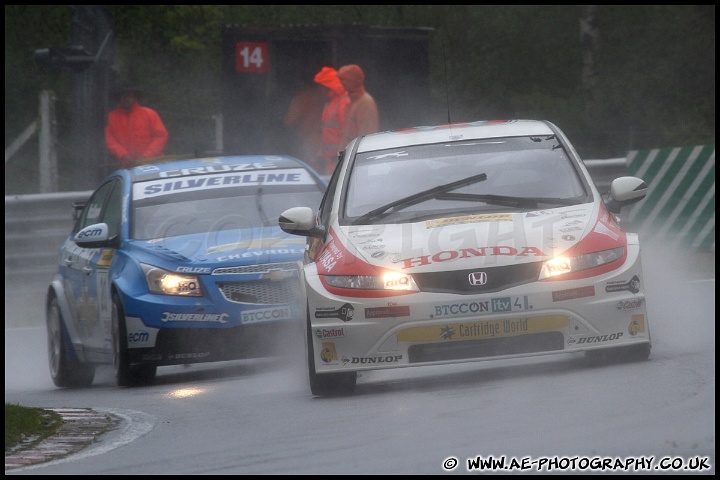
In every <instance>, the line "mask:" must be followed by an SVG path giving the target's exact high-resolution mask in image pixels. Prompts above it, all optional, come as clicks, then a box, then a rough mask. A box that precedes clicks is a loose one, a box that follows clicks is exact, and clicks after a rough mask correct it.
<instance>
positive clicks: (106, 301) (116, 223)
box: [65, 179, 122, 355]
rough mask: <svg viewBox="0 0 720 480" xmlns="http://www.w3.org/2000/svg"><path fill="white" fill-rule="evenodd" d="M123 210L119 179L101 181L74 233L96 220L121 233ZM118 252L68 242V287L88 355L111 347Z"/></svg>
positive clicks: (113, 231)
mask: <svg viewBox="0 0 720 480" xmlns="http://www.w3.org/2000/svg"><path fill="white" fill-rule="evenodd" d="M121 212H122V188H121V181H120V179H112V180H110V181H108V182H106V183H105V184H103V185H101V186H100V187H99V188H98V189H97V190H96V191H95V193H94V194H93V195H92V197H90V200H89V201H88V203H87V204H86V205H85V207H84V209H83V211H82V213H81V215H80V218H79V219H78V222H77V224H76V226H75V229H74V230H73V234H74V233H77V232H78V231H80V230H82V229H83V228H85V227H87V226H90V225H94V224H97V223H106V224H107V225H108V231H109V237H110V238H112V237H113V236H117V235H119V232H120V221H121ZM114 256H115V249H113V248H83V247H81V246H79V245H77V244H76V243H75V242H72V241H69V242H68V243H67V245H66V257H65V265H66V266H67V267H68V268H67V269H66V272H67V273H66V288H69V291H70V292H71V297H72V298H71V299H69V302H70V305H71V308H72V311H73V314H74V316H75V318H74V319H73V320H74V323H75V326H76V331H77V333H78V335H79V336H80V339H81V341H82V343H83V345H84V347H85V349H86V351H87V353H88V354H89V355H92V352H94V351H95V352H98V353H100V352H107V351H109V349H110V346H111V343H110V338H111V337H110V324H111V312H112V303H111V299H110V281H109V272H110V266H111V264H112V260H113V258H114Z"/></svg>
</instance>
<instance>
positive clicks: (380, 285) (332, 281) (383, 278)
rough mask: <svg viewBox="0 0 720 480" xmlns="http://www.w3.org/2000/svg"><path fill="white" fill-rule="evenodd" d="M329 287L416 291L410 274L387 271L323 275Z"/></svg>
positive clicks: (416, 288)
mask: <svg viewBox="0 0 720 480" xmlns="http://www.w3.org/2000/svg"><path fill="white" fill-rule="evenodd" d="M324 278H325V281H326V282H327V284H328V285H330V286H331V287H337V288H350V289H359V290H405V291H410V292H417V291H419V290H418V287H417V285H416V284H415V280H413V278H412V275H408V274H406V273H398V272H388V273H385V274H383V275H325V276H324Z"/></svg>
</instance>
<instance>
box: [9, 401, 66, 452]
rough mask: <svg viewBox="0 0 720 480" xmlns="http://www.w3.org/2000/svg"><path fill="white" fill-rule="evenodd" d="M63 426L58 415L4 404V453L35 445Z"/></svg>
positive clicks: (40, 409)
mask: <svg viewBox="0 0 720 480" xmlns="http://www.w3.org/2000/svg"><path fill="white" fill-rule="evenodd" d="M62 424H63V420H62V417H61V416H60V414H58V413H56V412H53V411H52V410H45V409H43V408H32V407H23V406H20V405H16V404H10V403H6V404H5V453H6V454H8V453H12V452H15V451H17V450H22V449H25V448H29V447H31V446H33V445H36V444H37V443H38V442H40V441H42V440H43V439H45V438H47V437H49V436H50V435H52V434H54V433H55V432H56V431H57V429H58V428H60V427H61V426H62Z"/></svg>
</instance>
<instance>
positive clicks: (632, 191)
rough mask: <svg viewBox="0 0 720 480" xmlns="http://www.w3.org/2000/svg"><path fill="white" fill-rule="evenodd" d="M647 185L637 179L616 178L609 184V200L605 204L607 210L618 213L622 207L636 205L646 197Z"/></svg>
mask: <svg viewBox="0 0 720 480" xmlns="http://www.w3.org/2000/svg"><path fill="white" fill-rule="evenodd" d="M647 189H648V188H647V184H646V183H645V181H644V180H642V179H641V178H637V177H618V178H616V179H615V180H613V181H612V183H611V184H610V200H608V201H607V202H606V205H607V208H608V210H610V212H612V213H620V210H622V208H623V207H626V206H628V205H632V204H633V203H637V202H639V201H640V200H642V199H643V198H645V195H647Z"/></svg>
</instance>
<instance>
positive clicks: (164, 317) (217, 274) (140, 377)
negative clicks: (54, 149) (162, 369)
mask: <svg viewBox="0 0 720 480" xmlns="http://www.w3.org/2000/svg"><path fill="white" fill-rule="evenodd" d="M326 186H327V184H326V182H325V180H324V179H323V178H322V177H320V176H319V175H318V174H317V173H316V172H315V171H314V170H312V169H311V168H310V167H309V166H308V165H306V164H305V163H303V162H302V161H300V160H298V159H296V158H293V157H288V156H260V155H243V156H227V157H216V158H201V159H193V160H176V161H171V162H165V163H155V164H148V165H142V166H137V167H133V168H131V169H126V170H118V171H116V172H114V173H112V174H111V175H109V176H108V177H107V178H106V179H105V180H103V181H102V182H101V184H100V185H99V186H98V187H97V189H96V190H95V191H94V192H93V193H92V195H91V197H90V198H89V200H88V201H87V202H86V203H84V204H83V205H76V222H75V226H74V228H73V230H72V232H71V234H70V235H69V236H68V238H67V240H65V242H64V244H63V245H62V247H61V248H60V251H59V254H58V271H57V273H56V274H55V276H54V278H53V280H52V283H51V284H50V286H49V288H48V292H47V299H46V309H47V332H48V353H49V355H48V356H49V363H50V374H51V376H52V379H53V382H54V383H55V385H56V386H58V387H82V386H88V385H90V384H92V382H93V379H94V376H95V369H96V366H98V365H102V364H107V365H113V366H114V370H115V376H116V380H117V384H118V385H119V386H132V385H141V384H148V383H152V381H153V380H154V379H155V376H156V372H157V367H158V366H164V365H177V364H190V363H199V362H216V361H225V360H236V359H241V358H256V357H263V356H268V355H272V354H273V352H272V350H271V347H273V346H276V345H277V344H278V342H279V340H281V339H282V338H283V337H284V338H286V339H287V338H289V336H291V335H293V334H294V333H293V332H295V330H296V329H297V328H295V327H294V326H297V327H298V328H302V325H303V321H304V313H305V305H304V302H303V300H302V299H301V297H302V294H301V291H300V283H299V281H298V261H299V260H300V259H302V257H303V253H304V250H305V239H304V238H300V237H297V236H293V235H289V234H286V233H284V232H283V231H282V230H281V229H280V228H279V227H278V225H277V219H278V216H279V215H280V213H281V212H282V211H283V210H285V209H287V208H290V207H293V206H307V207H311V208H317V207H318V205H319V204H320V200H321V198H322V195H323V193H324V191H325V189H326ZM300 338H302V337H300Z"/></svg>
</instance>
